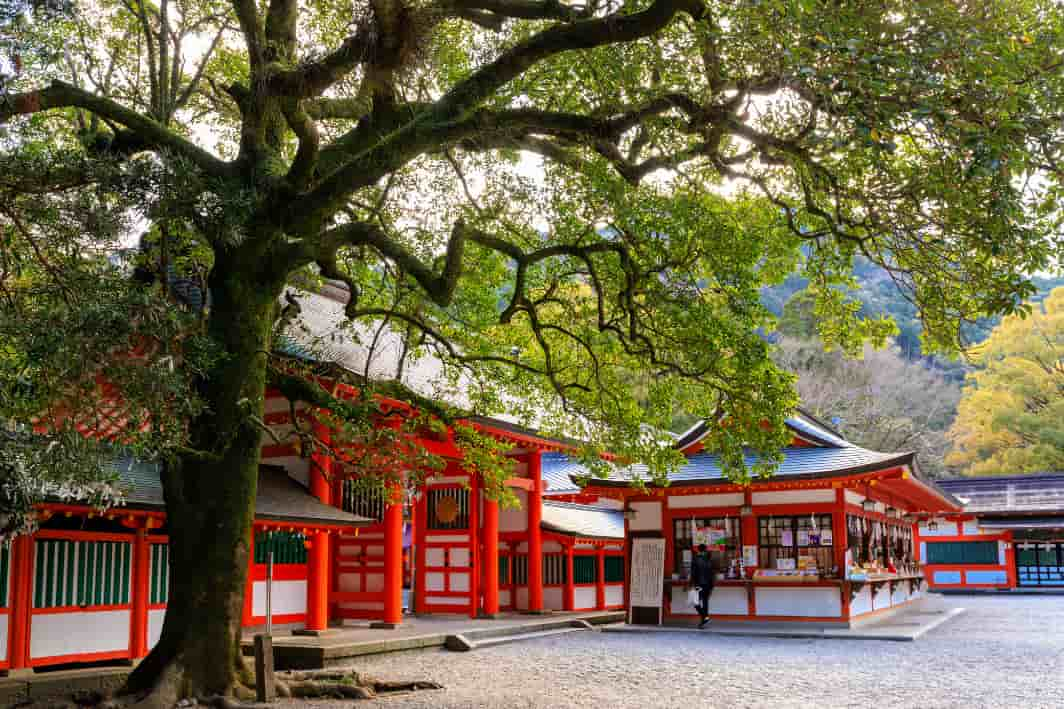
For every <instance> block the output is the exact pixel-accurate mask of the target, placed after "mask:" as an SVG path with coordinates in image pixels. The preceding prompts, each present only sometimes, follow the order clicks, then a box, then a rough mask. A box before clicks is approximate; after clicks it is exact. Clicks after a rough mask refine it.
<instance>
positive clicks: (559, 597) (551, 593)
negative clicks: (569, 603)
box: [543, 586, 565, 611]
mask: <svg viewBox="0 0 1064 709" xmlns="http://www.w3.org/2000/svg"><path fill="white" fill-rule="evenodd" d="M543 607H544V608H547V609H550V610H552V611H560V610H564V609H565V589H564V588H558V587H556V586H555V587H547V588H544V589H543Z"/></svg>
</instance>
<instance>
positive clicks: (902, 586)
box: [890, 581, 909, 606]
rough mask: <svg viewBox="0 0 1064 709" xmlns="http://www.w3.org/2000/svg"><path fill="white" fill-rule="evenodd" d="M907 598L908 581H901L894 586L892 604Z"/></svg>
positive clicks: (899, 602) (897, 603)
mask: <svg viewBox="0 0 1064 709" xmlns="http://www.w3.org/2000/svg"><path fill="white" fill-rule="evenodd" d="M907 600H909V582H908V581H903V582H902V583H899V584H898V585H896V586H895V587H894V595H893V596H891V598H890V602H891V604H892V605H895V606H896V605H899V604H901V603H905V602H906V601H907Z"/></svg>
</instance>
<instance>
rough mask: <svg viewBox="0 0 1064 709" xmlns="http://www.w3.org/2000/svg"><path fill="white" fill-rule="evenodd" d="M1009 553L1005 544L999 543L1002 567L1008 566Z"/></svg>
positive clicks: (999, 556) (999, 561)
mask: <svg viewBox="0 0 1064 709" xmlns="http://www.w3.org/2000/svg"><path fill="white" fill-rule="evenodd" d="M1007 554H1008V551H1007V550H1006V549H1005V542H998V563H999V564H1001V565H1002V566H1006V565H1007V564H1008V563H1009V562H1008V560H1007V558H1006V556H1007Z"/></svg>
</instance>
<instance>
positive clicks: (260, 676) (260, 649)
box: [255, 635, 277, 703]
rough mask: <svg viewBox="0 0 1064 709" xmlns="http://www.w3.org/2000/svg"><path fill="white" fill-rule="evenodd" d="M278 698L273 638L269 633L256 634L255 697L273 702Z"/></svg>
mask: <svg viewBox="0 0 1064 709" xmlns="http://www.w3.org/2000/svg"><path fill="white" fill-rule="evenodd" d="M276 698H277V685H276V683H275V681H274V676H273V638H272V637H270V636H269V635H256V636H255V699H256V700H257V701H258V702H260V703H261V702H272V701H273V700H274V699H276Z"/></svg>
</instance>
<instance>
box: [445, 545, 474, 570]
mask: <svg viewBox="0 0 1064 709" xmlns="http://www.w3.org/2000/svg"><path fill="white" fill-rule="evenodd" d="M472 563H473V562H472V561H471V557H470V554H469V549H468V548H465V547H451V558H450V566H470V565H471V564H472Z"/></svg>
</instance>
